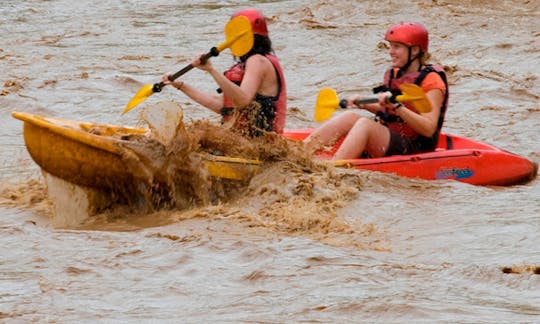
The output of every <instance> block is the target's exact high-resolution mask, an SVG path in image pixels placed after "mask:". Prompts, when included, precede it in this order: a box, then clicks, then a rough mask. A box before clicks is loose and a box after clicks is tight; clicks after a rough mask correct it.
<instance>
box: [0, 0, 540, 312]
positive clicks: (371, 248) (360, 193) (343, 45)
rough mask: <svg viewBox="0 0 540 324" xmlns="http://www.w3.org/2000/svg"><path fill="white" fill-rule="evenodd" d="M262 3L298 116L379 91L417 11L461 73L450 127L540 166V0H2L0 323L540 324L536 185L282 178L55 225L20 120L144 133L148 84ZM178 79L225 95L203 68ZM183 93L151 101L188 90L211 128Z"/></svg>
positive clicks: (539, 194)
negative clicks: (388, 42)
mask: <svg viewBox="0 0 540 324" xmlns="http://www.w3.org/2000/svg"><path fill="white" fill-rule="evenodd" d="M250 5H251V6H253V5H255V6H257V7H259V8H260V9H261V10H262V11H263V12H264V13H265V15H266V16H267V17H268V18H269V29H270V36H271V38H272V41H273V46H274V49H275V51H276V53H277V55H278V56H279V57H280V59H281V62H282V65H283V67H284V69H285V75H286V79H287V83H288V92H289V113H288V118H287V125H286V126H287V128H304V127H314V126H316V124H315V123H314V122H313V120H312V116H313V108H314V102H315V98H316V94H317V93H318V91H319V90H320V89H321V88H322V87H332V88H334V89H336V90H337V91H338V93H340V94H342V95H346V94H352V93H360V94H369V89H370V88H371V87H373V86H375V85H377V84H378V83H379V82H380V80H381V78H382V74H383V72H384V71H385V69H386V68H387V66H388V62H389V60H388V56H387V52H386V50H385V48H384V46H381V44H383V42H382V38H383V35H384V32H385V30H386V28H387V27H388V26H389V25H391V24H393V23H396V22H399V21H408V20H412V21H419V22H422V23H424V24H425V25H426V26H427V28H428V29H429V30H430V32H431V42H430V49H431V52H432V61H433V62H435V63H439V64H442V65H445V66H446V67H447V69H448V70H449V72H450V73H449V79H450V83H451V104H450V108H449V110H448V113H447V118H446V123H445V126H444V130H445V131H446V132H448V133H453V134H457V135H461V136H465V137H469V138H473V139H475V140H479V141H483V142H486V143H489V144H493V145H495V146H497V147H500V148H503V149H505V150H508V151H511V152H514V153H516V154H519V155H522V156H525V157H527V158H529V159H530V160H532V161H534V162H536V163H538V162H539V161H540V141H539V140H538V138H539V136H540V104H539V102H540V100H539V99H540V90H539V89H540V82H539V77H540V64H539V62H540V13H539V8H540V3H539V2H538V1H534V0H533V1H480V0H478V1H475V0H469V1H457V0H456V1H453V0H448V1H444V0H441V1H348V0H336V1H300V0H291V1H270V0H269V1H245V0H240V1H166V0H153V1H128V0H107V1H105V0H95V1H88V0H81V1H67V0H50V1H42V0H27V1H11V0H3V1H2V6H1V7H0V31H1V34H2V42H1V43H0V66H1V68H0V80H1V82H2V83H1V84H0V86H1V87H2V89H1V91H2V92H1V96H0V124H1V125H2V127H1V128H0V143H1V146H0V147H1V150H0V181H1V184H0V192H1V195H0V321H1V322H5V323H26V322H46V323H75V322H77V323H96V322H107V323H125V322H137V323H138V322H159V323H211V322H226V323H284V322H314V323H318V322H320V323H332V322H333V323H348V322H369V323H371V322H379V323H389V322H390V323H391V322H395V323H411V322H412V323H418V322H426V323H435V322H443V323H445V322H447V323H456V322H468V323H470V322H475V323H486V322H489V323H518V322H519V323H538V322H540V275H539V274H538V273H539V272H540V271H539V268H538V267H539V266H540V245H539V242H540V183H539V181H538V179H535V180H533V181H531V182H529V183H527V184H524V185H516V186H511V187H504V188H500V187H480V186H472V185H468V184H463V183H456V182H452V181H421V180H414V179H404V178H399V177H396V176H392V175H386V174H377V173H372V172H358V173H354V174H351V173H348V172H346V171H333V172H328V173H321V172H312V173H306V174H302V173H294V172H287V170H285V171H283V170H276V172H275V173H274V174H273V176H272V177H266V178H264V177H263V178H257V181H255V182H253V183H251V184H250V191H249V192H248V193H246V195H245V196H244V197H242V199H238V200H232V201H230V202H228V203H225V204H219V205H208V206H200V207H197V208H194V209H190V210H172V211H171V210H168V211H160V212H155V213H152V214H148V215H145V214H140V213H132V214H131V213H129V212H125V213H122V212H116V213H112V214H105V215H100V216H96V220H95V221H94V222H93V223H92V224H91V226H90V225H88V226H86V227H80V228H77V227H74V228H69V227H68V228H60V227H57V226H53V224H52V222H51V218H52V214H53V212H52V207H51V201H50V199H48V198H47V197H46V191H45V189H44V186H43V184H42V177H41V173H40V170H39V167H38V166H37V165H36V164H35V163H34V162H33V161H32V159H31V158H30V156H29V155H28V153H27V151H26V147H25V145H24V141H23V137H22V123H21V121H19V120H16V119H14V118H12V117H11V112H13V111H24V112H29V113H35V114H40V115H45V116H55V117H62V118H67V119H73V120H78V121H88V122H100V123H109V124H121V125H130V126H135V125H140V121H139V114H138V112H137V111H136V110H138V109H139V108H135V109H134V110H133V111H132V112H129V113H128V114H126V115H121V112H122V110H123V109H124V107H125V105H126V103H127V101H129V99H130V98H131V97H132V96H133V95H134V94H135V93H136V92H137V90H139V88H140V87H141V86H142V85H143V84H146V83H154V82H157V81H160V78H161V75H162V74H163V73H164V72H166V71H176V70H179V69H180V68H181V67H183V66H184V65H186V64H187V63H188V62H189V61H190V60H191V58H192V57H193V56H195V55H196V54H199V53H202V52H206V51H208V50H209V49H210V48H211V47H212V46H216V45H217V44H219V43H221V42H222V41H223V40H224V35H223V26H224V24H225V22H226V21H227V20H228V18H229V16H230V15H231V14H232V13H233V12H235V11H236V10H238V9H239V8H242V7H245V6H250ZM231 61H232V58H231V55H230V52H228V51H225V52H223V53H222V54H221V55H220V56H219V57H216V58H213V59H212V62H213V64H214V65H215V66H216V67H218V68H220V69H225V68H227V67H228V66H229V65H230V64H231ZM184 80H185V81H186V82H189V83H191V84H194V85H197V86H200V87H201V88H203V89H207V90H208V91H214V89H215V87H216V86H215V84H214V83H213V82H212V80H211V78H210V77H209V76H208V75H205V74H204V73H203V72H202V71H199V70H194V71H191V72H189V73H188V74H187V75H186V76H185V77H184ZM173 90H174V89H169V88H167V89H165V90H164V91H163V92H161V93H159V94H154V95H153V96H152V97H151V98H149V99H147V101H146V102H145V103H144V104H141V106H144V105H151V104H155V103H157V102H160V101H175V102H177V103H178V104H180V105H181V106H182V107H183V109H184V116H185V118H187V119H193V120H199V119H205V118H206V119H210V120H216V117H215V116H214V115H212V114H210V113H209V111H208V110H207V109H204V108H202V107H199V106H198V105H196V104H194V103H193V102H191V101H190V100H189V99H188V98H187V97H185V96H184V95H182V94H181V93H179V92H178V91H173ZM50 149H51V150H54V146H53V147H51V148H50ZM278 169H279V168H278ZM306 184H307V185H306ZM302 185H304V187H302ZM306 186H307V187H310V186H311V188H318V189H317V190H315V193H309V192H307V191H308V190H307V189H305V188H307V187H306ZM294 188H296V189H295V190H293V189H294ZM298 188H304V189H305V190H298ZM272 192H273V194H271V193H272ZM275 195H279V196H280V197H281V200H280V201H281V202H280V203H278V200H276V199H275ZM66 198H67V199H69V197H66ZM283 201H285V203H283ZM74 216H75V215H74Z"/></svg>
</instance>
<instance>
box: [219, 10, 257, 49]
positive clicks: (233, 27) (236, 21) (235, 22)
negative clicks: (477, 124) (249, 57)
mask: <svg viewBox="0 0 540 324" xmlns="http://www.w3.org/2000/svg"><path fill="white" fill-rule="evenodd" d="M253 41H254V39H253V31H252V30H251V23H250V22H249V20H248V19H247V18H246V17H244V16H238V17H235V18H233V19H231V20H229V22H228V23H227V25H226V26H225V41H224V42H223V43H221V44H219V45H218V46H217V50H218V52H221V51H223V50H224V49H226V48H229V47H230V48H231V52H232V53H233V55H234V56H243V55H246V54H247V53H248V52H249V51H250V50H251V49H252V48H253Z"/></svg>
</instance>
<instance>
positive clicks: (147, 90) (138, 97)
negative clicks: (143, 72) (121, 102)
mask: <svg viewBox="0 0 540 324" xmlns="http://www.w3.org/2000/svg"><path fill="white" fill-rule="evenodd" d="M152 88H153V85H152V84H147V85H144V86H143V87H142V88H141V89H140V90H139V92H137V94H135V96H134V97H133V98H132V99H131V100H130V101H129V102H128V104H127V106H126V108H125V109H124V111H123V112H122V115H123V114H125V113H127V112H128V111H130V110H131V109H133V108H134V107H135V106H137V105H138V104H140V103H141V102H143V101H144V100H145V99H146V98H148V97H150V96H151V95H152V93H154V91H153V90H152Z"/></svg>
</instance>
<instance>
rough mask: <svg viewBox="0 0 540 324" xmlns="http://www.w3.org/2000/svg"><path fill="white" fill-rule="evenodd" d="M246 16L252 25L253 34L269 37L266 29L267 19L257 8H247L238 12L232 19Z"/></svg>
mask: <svg viewBox="0 0 540 324" xmlns="http://www.w3.org/2000/svg"><path fill="white" fill-rule="evenodd" d="M238 16H244V17H246V18H247V19H248V20H249V22H250V23H251V28H252V30H253V34H257V35H261V36H265V37H268V28H266V19H265V18H264V16H263V14H262V13H261V12H260V11H259V10H257V9H255V8H247V9H242V10H239V11H237V12H236V13H235V14H234V15H232V17H231V18H234V17H238Z"/></svg>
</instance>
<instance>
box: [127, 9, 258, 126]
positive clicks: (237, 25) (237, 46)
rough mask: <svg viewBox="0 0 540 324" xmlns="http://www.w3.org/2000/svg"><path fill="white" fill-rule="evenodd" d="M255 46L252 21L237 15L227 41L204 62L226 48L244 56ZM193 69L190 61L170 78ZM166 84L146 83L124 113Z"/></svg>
mask: <svg viewBox="0 0 540 324" xmlns="http://www.w3.org/2000/svg"><path fill="white" fill-rule="evenodd" d="M252 47H253V31H252V30H251V23H250V22H249V20H248V19H247V18H246V17H244V16H237V17H235V18H233V19H231V20H230V21H229V22H228V23H227V25H226V26H225V41H224V42H223V43H221V44H219V45H218V46H217V47H212V49H210V51H209V52H208V53H206V54H204V55H203V57H202V58H201V61H202V62H206V60H208V59H209V58H211V57H212V56H218V55H219V53H220V52H221V51H223V50H224V49H226V48H230V49H231V52H232V53H233V55H234V56H242V55H245V54H247V53H248V52H249V51H250V50H251V48H252ZM191 69H193V65H192V64H191V63H190V64H189V65H187V66H185V67H184V68H183V69H181V70H180V71H178V72H176V73H174V74H171V75H170V76H169V80H171V81H174V80H176V79H177V78H179V77H180V76H182V75H183V74H185V73H187V72H188V71H190V70H191ZM164 86H165V84H164V83H163V82H159V83H154V84H153V85H152V84H147V85H144V86H143V87H142V88H141V89H140V90H139V91H138V92H137V93H136V94H135V96H134V97H133V98H132V99H131V100H130V101H129V102H128V104H127V106H126V108H125V109H124V111H123V112H122V115H123V114H125V113H127V112H128V111H130V110H131V109H133V108H134V107H135V106H137V105H138V104H140V103H141V102H143V101H144V100H145V99H146V98H148V97H150V96H151V95H152V94H153V93H155V92H160V91H161V90H162V89H163V87H164Z"/></svg>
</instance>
